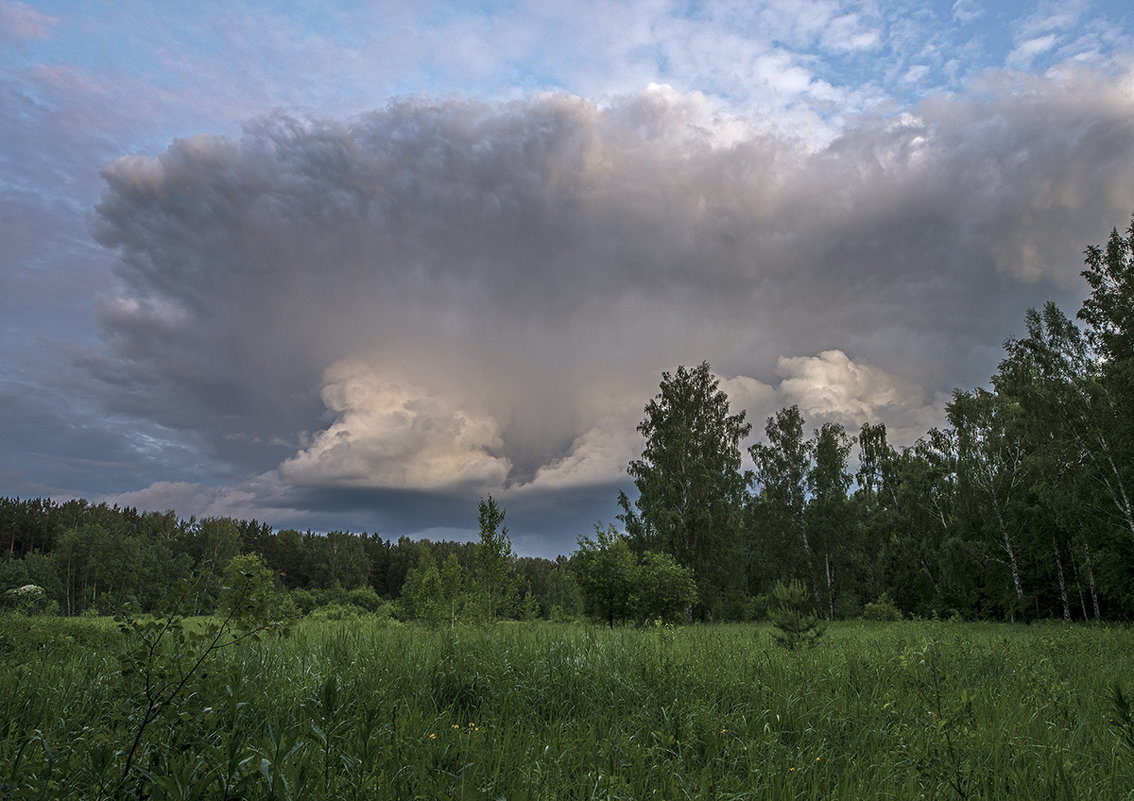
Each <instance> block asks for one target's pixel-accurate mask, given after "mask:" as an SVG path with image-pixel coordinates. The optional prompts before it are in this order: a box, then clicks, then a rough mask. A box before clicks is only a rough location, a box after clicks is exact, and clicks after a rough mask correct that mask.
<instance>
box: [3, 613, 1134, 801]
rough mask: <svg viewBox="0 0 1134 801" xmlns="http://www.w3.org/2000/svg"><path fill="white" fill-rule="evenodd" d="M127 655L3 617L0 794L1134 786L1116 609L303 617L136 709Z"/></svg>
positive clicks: (729, 794)
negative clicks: (998, 620)
mask: <svg viewBox="0 0 1134 801" xmlns="http://www.w3.org/2000/svg"><path fill="white" fill-rule="evenodd" d="M200 647H201V643H200V642H196V641H194V640H192V639H191V638H189V639H186V641H185V642H184V643H183V658H182V660H181V662H180V663H178V661H177V660H176V657H175V654H174V653H173V652H172V650H169V651H167V650H163V649H158V651H157V652H155V653H156V655H155V658H154V659H153V660H152V661H151V662H149V664H150V666H151V667H152V668H153V669H154V670H155V671H158V670H163V669H164V670H166V671H167V672H166V674H165V675H166V677H167V678H168V677H173V678H177V676H178V675H179V674H177V665H178V664H181V665H182V668H181V669H182V670H184V666H185V665H187V664H189V662H188V661H187V659H188V657H191V656H192V655H193V654H194V653H197V651H195V650H194V649H199V648H200ZM124 653H132V654H133V655H134V657H135V658H134V662H135V663H138V662H139V660H138V658H137V657H138V655H139V649H138V642H137V641H136V640H133V641H132V640H130V639H129V638H128V637H126V636H125V635H123V634H120V633H119V632H117V630H116V629H115V628H114V626H113V625H112V624H111V623H110V622H109V621H106V620H101V621H99V620H61V619H31V620H29V619H22V618H6V619H2V620H0V760H2V761H0V766H2V770H3V773H2V774H0V784H3V787H0V799H4V801H8V799H24V798H44V799H55V798H68V799H70V798H75V799H79V798H82V799H97V798H100V797H101V798H135V797H141V798H155V799H165V798H171V799H173V798H176V799H188V798H207V799H224V798H230V799H238V798H239V799H285V798H294V799H364V798H365V799H383V798H397V799H416V798H421V799H449V798H452V799H499V798H503V799H508V800H509V801H512V800H514V799H592V798H593V799H654V798H656V799H684V798H704V799H734V798H735V799H741V798H743V799H789V798H790V799H876V798H877V799H881V798H893V799H907V798H909V799H913V798H940V799H949V798H970V799H992V798H996V799H1028V798H1035V799H1080V798H1081V799H1127V798H1134V752H1132V751H1131V749H1129V748H1128V747H1127V746H1126V745H1125V744H1124V743H1123V742H1122V741H1121V739H1120V737H1119V736H1117V734H1119V733H1121V726H1118V727H1116V726H1115V725H1114V724H1111V723H1110V720H1111V718H1114V717H1115V712H1114V701H1113V687H1114V685H1115V683H1119V684H1120V685H1122V686H1123V687H1125V688H1127V689H1129V688H1131V686H1134V632H1132V631H1131V630H1129V629H1127V628H1112V629H1108V628H1094V627H1065V626H1059V625H1043V626H1031V627H1012V626H1007V625H992V624H989V625H984V624H968V623H894V624H867V623H842V624H836V625H832V626H831V627H830V628H829V629H828V631H827V634H826V635H825V636H824V637H823V638H822V639H821V640H820V641H819V642H818V643H817V645H815V646H814V647H812V648H805V649H800V650H798V651H786V650H784V649H782V648H779V647H777V646H776V645H775V644H774V643H773V641H772V637H771V630H770V628H769V627H761V626H745V625H716V626H694V627H689V628H678V629H671V628H657V629H652V628H647V629H633V628H631V629H615V630H613V631H611V630H605V629H601V628H591V627H587V626H582V625H556V624H503V625H499V626H497V627H496V628H495V629H494V630H492V631H483V630H477V629H458V630H456V631H448V630H445V631H437V632H432V631H428V630H425V629H418V628H411V627H405V628H380V627H378V626H377V625H372V624H368V623H366V622H365V621H363V622H351V623H326V622H324V623H318V624H316V623H301V624H299V625H298V626H297V627H296V629H295V630H294V631H293V632H292V634H291V635H290V636H289V637H286V638H282V639H275V638H269V639H265V640H262V641H259V642H245V643H240V644H237V645H234V646H232V647H229V648H225V649H221V650H220V651H216V652H213V653H212V654H211V655H210V657H209V659H208V660H206V662H205V663H204V664H203V666H202V668H201V669H200V670H199V671H197V672H196V673H193V674H192V675H191V676H190V678H189V680H188V681H187V682H186V683H185V685H184V687H183V689H182V690H181V691H180V692H179V693H178V695H177V697H175V698H174V699H173V700H172V701H171V702H170V703H169V704H168V705H166V706H165V707H164V708H160V709H157V710H155V714H156V718H155V720H154V722H153V723H151V724H148V725H146V726H141V725H140V722H141V720H142V718H143V716H144V714H145V711H146V705H145V703H144V693H143V691H142V687H143V684H142V678H141V675H140V674H139V673H129V672H126V673H124V672H123V670H122V666H123V664H124V659H123V655H124ZM125 661H126V663H129V662H130V660H129V659H127V660H125ZM141 662H142V663H145V662H146V660H144V659H143V660H141ZM154 676H157V673H156V672H155V673H154ZM1119 723H1121V718H1119ZM139 730H141V736H140V737H139V736H138V732H139ZM135 741H137V747H136V748H133V745H134V742H135ZM132 748H133V750H134V758H133V765H132V767H131V769H130V771H129V773H128V775H126V776H125V777H124V776H123V772H124V766H125V760H126V759H127V754H128V753H129V752H130V751H131V749H132Z"/></svg>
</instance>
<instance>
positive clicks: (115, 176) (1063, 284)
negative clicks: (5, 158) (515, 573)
mask: <svg viewBox="0 0 1134 801" xmlns="http://www.w3.org/2000/svg"><path fill="white" fill-rule="evenodd" d="M815 35H818V34H815ZM781 74H782V73H781ZM1131 81H1132V78H1131V71H1130V69H1129V67H1128V66H1116V65H1108V67H1107V69H1106V70H1102V69H1099V68H1088V67H1086V66H1081V67H1075V68H1067V69H1065V70H1062V71H1060V72H1059V73H1058V74H1053V75H1052V76H1049V77H1046V78H1034V79H1031V80H1030V81H1021V80H1019V79H1018V76H1013V77H1009V78H1006V77H1003V76H999V75H997V74H989V75H987V76H985V77H984V78H982V80H981V81H980V82H978V83H976V84H974V89H975V91H974V93H973V94H972V95H971V96H935V97H933V98H931V99H928V100H926V101H925V102H923V103H922V104H920V105H919V106H918V107H917V108H915V109H913V110H912V111H911V112H910V113H908V114H904V115H899V116H896V117H893V118H889V119H881V118H876V117H863V118H860V119H858V120H856V121H855V122H854V123H853V124H848V125H847V126H845V127H844V128H843V129H842V131H841V132H840V134H839V135H838V136H837V137H836V138H834V139H833V140H832V141H831V142H830V143H829V144H826V145H822V146H816V144H815V142H814V141H800V140H799V139H798V138H796V137H792V136H789V135H786V134H784V133H783V132H782V131H781V130H780V128H779V127H777V126H776V125H774V124H768V123H766V122H765V121H764V120H763V118H761V117H759V116H749V117H746V116H744V115H739V114H737V113H736V112H735V110H733V109H731V108H730V107H727V106H725V105H722V104H720V103H718V102H716V101H714V100H713V99H712V98H710V97H708V96H707V95H704V94H698V93H685V92H681V91H678V90H676V89H674V88H672V87H667V86H664V85H660V84H658V85H654V86H651V87H649V88H648V89H647V90H645V91H643V92H639V93H635V94H631V95H626V96H621V97H617V98H610V99H607V100H606V101H604V102H602V103H599V102H595V101H591V100H587V99H585V98H580V97H577V96H572V95H567V94H540V95H533V96H529V97H525V98H522V99H518V100H514V101H508V102H488V101H474V100H464V99H448V100H433V101H427V100H420V99H417V100H415V99H404V100H400V101H397V102H394V103H391V104H390V105H388V106H386V107H384V108H382V109H379V110H376V111H373V112H370V113H367V114H363V115H359V116H357V117H352V118H348V119H333V118H322V117H315V116H303V115H298V114H290V115H289V114H275V115H271V116H267V117H262V118H258V119H256V120H254V121H253V122H251V123H249V125H248V126H247V127H246V130H245V132H244V134H243V135H242V136H241V137H240V138H235V139H234V138H225V137H217V136H195V137H191V138H187V139H179V140H176V141H174V142H173V143H172V144H170V146H169V147H168V148H167V149H166V150H165V152H164V153H162V154H161V155H159V156H157V157H144V156H130V157H125V158H122V159H119V160H116V161H115V162H113V163H112V164H110V165H109V166H107V168H106V169H105V170H104V178H105V181H106V191H105V193H104V195H103V198H102V200H101V202H100V203H99V205H98V208H97V216H96V219H95V220H94V222H93V227H94V230H95V233H96V235H97V237H98V239H99V241H100V242H101V243H102V244H103V245H104V246H105V247H106V248H109V249H111V250H112V251H113V252H114V253H115V254H116V256H117V258H118V267H117V275H118V285H117V286H116V287H115V288H114V290H113V291H110V292H107V293H105V294H104V295H103V297H102V298H101V299H100V301H99V305H98V309H99V321H100V325H101V327H102V332H103V337H104V344H103V348H102V350H101V352H99V353H97V354H92V355H89V356H88V357H86V358H85V360H84V365H85V366H86V368H87V369H88V370H89V371H90V372H91V374H93V375H94V376H96V377H97V379H98V383H97V385H96V386H97V387H98V388H99V397H100V400H101V401H102V402H103V403H104V404H105V406H106V407H107V408H108V409H110V410H111V411H113V412H115V413H118V414H122V415H125V416H130V415H134V416H137V417H140V418H142V419H146V420H149V421H152V422H153V423H154V424H156V425H159V426H162V427H164V428H165V429H166V430H169V431H193V432H196V433H197V435H198V436H200V437H201V438H202V440H203V441H204V443H205V447H206V453H207V454H208V456H209V458H212V459H216V460H218V461H221V462H223V463H225V464H228V465H229V466H230V470H231V472H232V473H233V474H234V475H252V476H273V479H272V480H273V482H275V483H272V484H271V486H273V487H274V488H275V489H273V492H278V495H277V496H274V497H277V498H278V501H273V503H278V504H279V505H280V506H282V507H288V508H291V507H296V508H298V507H299V506H300V504H299V503H298V501H296V500H295V496H297V495H300V494H301V495H302V496H303V498H304V503H305V504H308V505H309V506H319V507H320V508H325V507H327V506H328V505H329V504H332V503H340V502H342V503H347V502H348V501H346V500H344V499H346V498H349V499H351V500H349V503H363V500H360V499H363V498H369V499H373V498H375V497H385V498H389V497H390V496H388V495H381V493H384V492H385V493H388V492H399V493H403V494H402V495H399V496H398V497H399V498H401V499H402V501H404V502H406V503H409V501H408V500H406V499H408V498H410V497H411V496H410V495H409V494H407V493H415V492H418V493H420V492H424V491H427V490H431V491H438V490H443V491H444V492H445V493H447V496H446V497H449V498H451V499H452V503H453V508H464V506H462V503H464V504H465V505H467V500H468V498H469V497H473V496H475V495H476V493H478V492H484V491H490V490H491V489H492V488H494V487H495V488H497V489H498V490H500V491H507V492H509V493H513V496H514V497H517V498H519V497H521V495H523V496H524V497H525V498H526V500H525V503H530V504H536V502H537V499H538V498H543V499H546V498H549V497H551V496H552V495H554V494H555V493H565V492H567V490H568V489H570V490H571V491H572V492H575V491H578V492H582V491H583V489H584V488H590V489H587V490H586V491H587V492H592V491H596V490H594V488H595V487H598V486H601V485H603V482H607V486H608V487H609V488H610V489H611V495H612V497H613V487H615V486H623V485H625V484H626V478H625V473H624V470H625V462H626V460H627V459H628V458H633V457H634V456H635V455H636V454H637V452H639V451H640V445H641V444H640V442H636V440H637V435H636V432H635V430H634V427H635V426H636V424H637V422H638V421H639V420H640V418H641V409H642V406H643V404H644V403H645V402H646V401H647V400H648V399H649V397H651V396H652V395H653V394H654V393H655V392H656V391H657V382H658V377H659V376H660V373H661V372H662V371H663V370H672V369H673V368H674V366H675V365H677V364H686V365H695V364H698V363H700V362H701V361H702V360H708V361H709V362H710V364H711V365H712V367H713V368H714V370H715V371H716V372H717V373H718V375H721V376H723V377H724V379H723V381H722V386H725V387H727V391H729V393H730V397H734V403H733V406H734V408H736V409H740V408H744V409H746V410H748V411H749V414H750V417H749V419H750V420H752V421H753V422H755V423H757V424H758V421H759V420H760V419H762V417H763V416H766V415H767V414H771V413H772V412H773V411H774V410H775V408H777V404H780V403H781V402H787V401H798V402H800V403H801V405H804V406H805V409H806V411H807V412H808V413H809V414H811V415H814V416H823V415H829V416H833V417H837V418H838V419H840V420H845V421H847V422H848V423H849V422H850V421H851V420H852V419H853V421H854V422H855V423H858V422H861V419H872V420H883V421H885V422H887V423H889V424H891V427H903V428H904V431H905V433H906V434H908V435H909V436H910V439H912V438H913V437H916V436H917V435H919V434H921V433H924V430H925V427H928V425H931V424H933V423H935V422H938V421H939V418H940V398H941V397H943V396H944V395H943V394H942V393H946V394H947V393H948V392H949V391H950V390H951V389H952V388H953V387H955V386H972V385H973V384H974V383H978V382H982V381H984V380H985V379H986V378H987V376H988V374H989V373H990V372H991V370H992V369H993V368H994V366H995V363H996V359H997V354H998V350H999V343H1000V342H1001V341H1003V339H1004V338H1005V337H1006V336H1009V335H1011V334H1013V333H1016V332H1018V330H1019V325H1018V324H1019V321H1020V320H1022V315H1023V312H1024V309H1025V308H1026V307H1027V306H1029V305H1037V304H1038V303H1041V302H1042V301H1043V300H1045V299H1047V298H1050V297H1052V296H1055V297H1056V299H1060V300H1064V301H1066V300H1072V301H1073V300H1074V297H1075V293H1078V292H1081V288H1080V286H1079V279H1078V273H1079V270H1080V269H1081V250H1082V248H1083V247H1084V245H1085V244H1087V243H1090V242H1097V241H1100V240H1101V238H1103V237H1105V235H1106V232H1107V231H1108V230H1109V228H1110V227H1111V226H1113V225H1122V224H1124V220H1125V219H1126V218H1127V216H1128V215H1129V213H1130V210H1131V209H1134V190H1132V189H1131V187H1134V124H1132V123H1131V119H1132V117H1131V114H1130V111H1131V107H1130V94H1129V91H1128V89H1129V86H1130V85H1131ZM1072 308H1073V307H1072ZM808 354H815V355H808ZM847 354H851V355H850V356H848V355H847ZM919 426H922V428H921V430H920V431H919V430H917V429H918V427H919ZM757 427H758V425H757ZM289 443H290V445H289ZM289 492H290V493H292V497H291V499H290V500H289V496H288V493H289ZM525 493H526V495H525ZM562 497H565V496H562ZM588 497H589V496H588ZM460 498H464V499H465V501H461V502H459V500H460ZM370 502H371V501H370V500H366V501H365V503H370ZM399 502H401V501H399ZM530 508H535V507H534V506H532V507H530ZM450 523H451V521H449V520H435V519H432V518H431V522H430V525H449V524H450Z"/></svg>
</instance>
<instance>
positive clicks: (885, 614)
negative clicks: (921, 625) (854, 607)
mask: <svg viewBox="0 0 1134 801" xmlns="http://www.w3.org/2000/svg"><path fill="white" fill-rule="evenodd" d="M862 619H863V620H879V621H886V622H892V621H895V620H901V619H902V611H901V610H900V609H898V607H896V606H894V601H893V600H892V599H891V598H890V593H888V592H884V593H882V594H881V595H879V596H878V600H877V601H872V602H871V603H868V604H867V605H866V606H864V607H863V608H862Z"/></svg>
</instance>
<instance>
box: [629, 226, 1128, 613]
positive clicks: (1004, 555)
mask: <svg viewBox="0 0 1134 801" xmlns="http://www.w3.org/2000/svg"><path fill="white" fill-rule="evenodd" d="M1085 263H1086V269H1085V270H1084V271H1083V273H1082V275H1083V277H1084V278H1085V279H1086V281H1087V283H1088V285H1089V287H1090V293H1089V296H1088V297H1087V299H1086V301H1084V303H1083V305H1082V308H1081V309H1080V310H1079V312H1078V314H1077V315H1076V319H1074V320H1073V319H1071V318H1069V317H1068V316H1067V315H1066V314H1064V313H1063V311H1061V310H1060V309H1059V308H1058V306H1057V305H1056V304H1054V303H1047V304H1046V305H1045V306H1044V307H1043V308H1042V309H1039V310H1036V309H1032V310H1028V311H1027V313H1026V314H1025V330H1026V333H1025V335H1024V336H1022V337H1018V338H1012V339H1009V340H1008V341H1007V342H1005V343H1004V357H1003V360H1002V361H1001V362H1000V364H999V366H998V368H997V371H996V373H995V374H994V375H993V376H992V377H991V381H990V385H989V387H987V388H985V387H979V388H976V389H971V390H963V389H958V390H956V391H954V393H953V396H952V399H951V400H950V402H949V403H948V404H947V406H946V412H947V417H948V423H949V425H948V426H947V427H943V428H935V429H933V430H931V431H929V432H927V433H926V434H925V436H923V437H922V438H920V439H919V440H918V441H917V442H916V443H915V444H913V445H912V446H909V447H903V448H895V447H894V446H893V445H892V444H891V443H890V442H889V441H888V439H887V431H886V426H885V423H884V422H882V421H874V422H866V423H864V424H863V425H862V427H861V428H860V429H859V430H858V431H857V432H854V433H851V432H848V431H847V430H846V429H845V428H844V427H843V426H842V425H840V424H838V423H834V422H825V423H823V424H822V425H820V426H819V427H817V428H814V429H812V430H811V432H810V433H808V431H807V425H806V423H805V421H804V419H803V416H802V415H801V413H800V410H799V408H798V406H790V407H787V408H784V409H781V410H780V411H779V412H777V413H776V414H774V415H772V416H771V417H769V418H768V419H767V421H766V424H765V427H764V438H763V440H762V441H760V442H757V443H756V444H754V445H752V446H751V447H749V448H748V455H749V457H750V464H751V467H750V468H744V467H742V461H743V460H742V451H741V445H740V443H741V441H742V440H743V439H744V438H745V437H747V436H748V435H749V433H750V432H751V425H750V424H749V423H748V422H746V421H745V413H744V412H743V411H742V412H739V413H736V414H733V413H731V412H730V409H729V404H728V398H727V396H726V395H725V393H724V392H723V391H722V390H721V389H720V386H719V382H718V381H717V380H716V379H715V378H714V376H713V375H712V373H711V371H710V368H709V365H708V364H707V363H702V364H701V365H700V366H698V367H695V368H685V367H679V368H678V369H677V371H676V372H674V373H672V374H671V373H665V374H663V377H662V382H661V391H660V392H659V394H658V395H657V396H656V397H655V398H654V399H653V400H652V401H651V402H650V403H649V404H648V405H647V406H646V408H645V415H646V416H645V419H644V420H643V421H642V423H641V425H640V426H639V428H638V430H639V431H640V432H641V433H642V434H643V436H644V437H645V438H646V447H645V450H644V451H643V453H642V458H641V459H639V460H635V461H633V462H631V464H630V467H629V472H630V475H631V476H632V477H633V478H634V484H635V487H636V489H637V490H638V497H637V498H636V499H634V500H633V501H631V500H630V498H629V497H628V496H626V495H625V494H622V495H621V496H620V505H621V507H622V515H621V517H620V519H621V521H622V523H623V528H624V530H625V536H626V540H627V544H628V546H629V547H630V549H631V550H632V551H634V552H637V553H641V554H645V553H647V552H650V551H662V552H665V553H669V554H672V555H673V556H674V557H675V558H676V559H677V561H678V562H679V564H681V565H683V566H685V567H687V568H689V569H690V570H691V571H692V572H693V574H694V576H695V578H696V583H697V596H698V600H697V603H696V608H695V610H691V611H694V612H695V614H697V615H698V616H700V617H704V618H718V619H719V618H746V617H753V616H760V615H761V614H762V613H763V611H764V610H763V609H761V605H762V604H766V599H767V598H768V597H769V594H770V593H771V592H772V591H773V589H774V588H775V587H776V586H777V585H778V584H781V583H783V582H787V581H799V582H801V583H802V584H803V585H804V586H805V587H806V588H807V589H808V590H809V594H810V596H811V602H812V604H813V606H814V609H815V610H816V611H818V612H819V613H820V614H821V615H822V616H823V617H825V618H827V619H836V618H840V617H849V616H854V615H857V614H859V613H860V611H861V610H863V609H864V608H867V607H869V606H871V605H874V608H878V604H879V602H880V601H882V602H883V604H882V605H883V606H892V607H894V608H895V609H896V610H899V611H901V612H905V613H907V614H914V615H922V616H932V615H942V616H952V615H960V616H963V617H975V618H986V619H1011V620H1028V619H1032V618H1037V617H1047V618H1062V619H1063V620H1068V621H1070V620H1099V619H1103V618H1107V619H1130V618H1131V616H1134V572H1132V571H1131V565H1132V559H1134V222H1132V223H1131V225H1130V227H1129V228H1128V229H1127V230H1126V231H1125V233H1119V232H1118V231H1117V230H1114V231H1112V233H1111V235H1110V238H1109V240H1108V241H1107V243H1106V244H1105V245H1104V246H1102V247H1097V246H1091V247H1089V248H1088V249H1087V251H1086V262H1085Z"/></svg>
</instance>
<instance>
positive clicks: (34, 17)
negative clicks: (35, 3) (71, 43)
mask: <svg viewBox="0 0 1134 801" xmlns="http://www.w3.org/2000/svg"><path fill="white" fill-rule="evenodd" d="M58 21H59V19H58V18H57V17H52V16H50V15H48V14H44V13H42V12H39V11H36V10H35V9H34V8H32V7H31V6H29V5H27V4H26V3H20V2H18V0H17V1H16V2H13V0H4V2H3V3H0V42H17V43H18V42H24V41H29V40H33V39H46V38H47V37H48V36H50V35H51V28H52V27H53V26H54V25H55V24H56V23H57V22H58Z"/></svg>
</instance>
